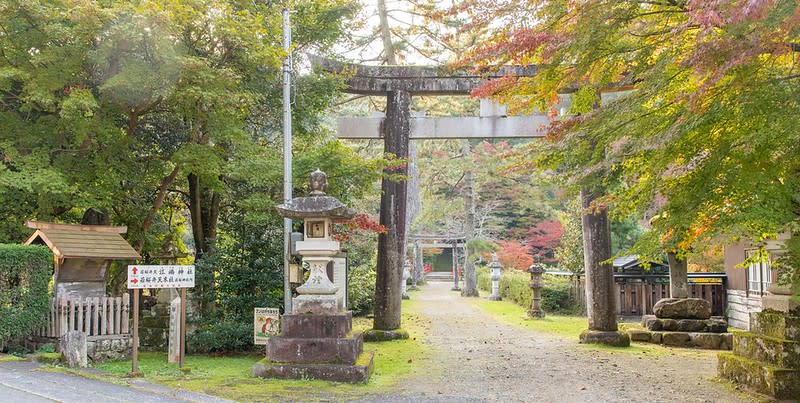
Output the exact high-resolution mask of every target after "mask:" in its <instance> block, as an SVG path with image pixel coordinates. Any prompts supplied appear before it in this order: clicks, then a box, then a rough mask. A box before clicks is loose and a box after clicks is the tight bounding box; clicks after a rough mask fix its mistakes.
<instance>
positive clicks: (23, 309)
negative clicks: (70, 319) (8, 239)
mask: <svg viewBox="0 0 800 403" xmlns="http://www.w3.org/2000/svg"><path fill="white" fill-rule="evenodd" d="M52 268H53V255H52V254H51V253H50V250H49V249H47V247H45V246H40V245H10V244H0V345H3V344H7V343H8V342H9V341H10V340H13V339H16V338H18V337H24V336H28V335H30V334H31V333H32V332H33V331H34V330H35V329H36V328H37V327H38V326H41V325H43V324H44V323H45V321H46V319H47V314H48V312H49V309H50V295H49V292H48V285H49V284H50V278H51V277H52V273H53V272H52Z"/></svg>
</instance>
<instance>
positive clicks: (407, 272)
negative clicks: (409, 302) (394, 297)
mask: <svg viewBox="0 0 800 403" xmlns="http://www.w3.org/2000/svg"><path fill="white" fill-rule="evenodd" d="M409 278H411V261H410V260H408V259H406V262H405V263H404V264H403V283H402V284H401V286H402V290H403V291H402V298H403V299H411V297H409V296H408V284H407V283H408V279H409Z"/></svg>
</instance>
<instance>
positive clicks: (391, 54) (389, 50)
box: [378, 0, 397, 65]
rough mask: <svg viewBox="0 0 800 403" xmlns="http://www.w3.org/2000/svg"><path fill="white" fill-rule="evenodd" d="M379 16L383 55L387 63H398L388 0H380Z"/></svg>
mask: <svg viewBox="0 0 800 403" xmlns="http://www.w3.org/2000/svg"><path fill="white" fill-rule="evenodd" d="M378 18H379V19H380V22H381V40H382V41H383V55H384V58H385V59H386V64H389V65H396V64H397V58H396V56H395V51H394V44H393V43H392V32H391V31H390V30H389V15H388V13H387V12H386V0H378Z"/></svg>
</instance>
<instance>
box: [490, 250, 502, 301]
mask: <svg viewBox="0 0 800 403" xmlns="http://www.w3.org/2000/svg"><path fill="white" fill-rule="evenodd" d="M489 268H490V269H492V274H491V279H492V295H491V296H489V300H490V301H500V300H502V299H503V297H501V296H500V269H502V268H503V265H502V264H500V260H499V259H498V258H497V253H492V262H491V263H489Z"/></svg>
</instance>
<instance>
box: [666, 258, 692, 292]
mask: <svg viewBox="0 0 800 403" xmlns="http://www.w3.org/2000/svg"><path fill="white" fill-rule="evenodd" d="M667 262H668V263H669V296H670V297H672V298H689V275H688V273H687V272H688V267H687V264H686V259H680V258H678V255H677V254H675V252H670V253H667Z"/></svg>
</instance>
